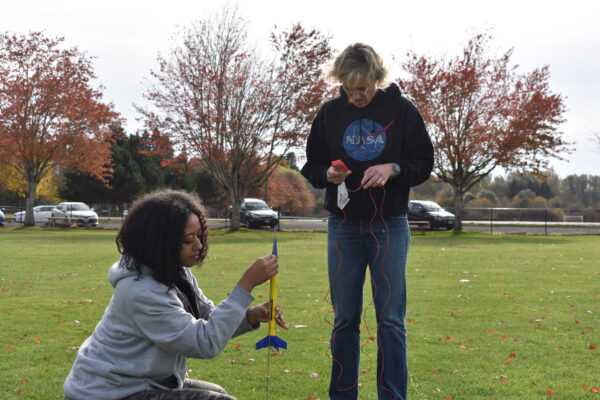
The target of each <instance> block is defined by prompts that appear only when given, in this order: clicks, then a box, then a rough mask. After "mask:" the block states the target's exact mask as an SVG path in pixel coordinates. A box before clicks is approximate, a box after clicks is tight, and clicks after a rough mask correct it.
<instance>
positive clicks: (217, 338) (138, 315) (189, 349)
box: [63, 262, 258, 400]
mask: <svg viewBox="0 0 600 400" xmlns="http://www.w3.org/2000/svg"><path fill="white" fill-rule="evenodd" d="M184 270H185V274H186V278H187V279H188V280H189V281H190V282H191V283H192V286H193V287H194V288H195V290H196V292H197V294H198V296H199V298H200V307H201V309H200V314H201V318H200V319H196V318H194V316H192V315H191V314H190V313H188V312H186V311H185V309H184V306H183V303H182V302H181V301H180V300H179V298H178V296H177V294H176V290H175V289H171V290H169V289H168V287H167V286H165V285H164V284H162V283H160V282H158V281H156V280H155V279H154V278H153V277H152V271H151V270H150V269H149V268H147V267H145V266H143V267H142V276H140V277H138V273H137V271H135V270H134V271H131V270H129V269H127V268H124V267H123V266H122V265H121V262H117V263H115V264H113V266H112V267H111V268H110V270H109V272H108V280H109V282H110V283H111V284H112V286H113V287H114V288H115V290H114V294H113V296H112V298H111V300H110V303H109V305H108V307H107V308H106V310H105V311H104V316H103V317H102V319H101V320H100V322H99V323H98V325H97V326H96V329H94V332H93V333H92V335H91V336H90V337H88V338H87V339H86V340H85V341H84V342H83V344H82V345H81V347H80V348H79V351H78V352H77V357H76V359H75V362H74V363H73V367H72V368H71V371H70V372H69V375H68V376H67V379H66V381H65V383H64V385H63V390H64V392H65V394H66V395H67V397H68V398H69V399H74V400H77V399H82V400H83V399H85V400H90V399H120V398H122V397H125V396H128V395H130V394H133V393H135V392H139V391H141V390H146V389H151V388H163V389H164V386H161V385H160V384H159V383H158V382H160V381H163V380H165V379H167V378H169V377H172V376H175V377H176V378H177V381H178V384H179V387H181V386H182V384H183V380H184V378H185V376H186V360H187V357H193V358H213V357H216V356H217V355H218V354H219V353H221V351H222V350H223V349H224V348H225V346H226V345H227V342H228V341H229V340H230V339H231V338H232V337H234V336H237V335H239V334H242V333H245V332H248V331H251V330H253V329H258V326H256V327H253V326H251V325H250V323H249V322H248V319H247V318H246V311H247V309H248V307H249V306H250V304H251V303H252V301H253V300H254V297H253V296H252V295H251V294H250V293H248V292H247V291H246V290H244V289H242V288H240V287H239V286H237V285H236V286H235V287H234V288H233V290H232V291H231V294H230V295H229V297H228V298H227V299H225V300H224V301H223V302H222V303H221V304H219V305H218V306H216V307H215V306H214V304H213V302H212V301H210V300H209V299H207V298H206V296H204V294H203V293H202V290H201V289H200V288H199V287H198V283H197V281H196V279H195V278H194V276H193V274H192V273H191V272H190V271H189V269H188V268H184Z"/></svg>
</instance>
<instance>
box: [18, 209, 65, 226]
mask: <svg viewBox="0 0 600 400" xmlns="http://www.w3.org/2000/svg"><path fill="white" fill-rule="evenodd" d="M55 208H56V206H54V205H40V206H35V207H33V220H34V221H35V223H36V224H45V223H46V222H48V217H51V216H52V210H54V209H55ZM13 221H14V222H19V223H23V222H25V211H19V212H16V213H15V214H14V215H13Z"/></svg>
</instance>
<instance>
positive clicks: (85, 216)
mask: <svg viewBox="0 0 600 400" xmlns="http://www.w3.org/2000/svg"><path fill="white" fill-rule="evenodd" d="M52 216H54V217H65V218H66V217H70V218H73V219H75V220H77V225H79V226H97V225H98V214H96V212H95V211H94V209H93V208H90V207H88V206H87V204H85V203H80V202H74V201H67V202H63V203H58V204H57V206H56V208H55V209H54V210H53V211H52Z"/></svg>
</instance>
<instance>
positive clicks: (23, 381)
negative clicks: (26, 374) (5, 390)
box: [19, 379, 29, 383]
mask: <svg viewBox="0 0 600 400" xmlns="http://www.w3.org/2000/svg"><path fill="white" fill-rule="evenodd" d="M19 382H21V383H28V382H29V381H28V380H27V379H19Z"/></svg>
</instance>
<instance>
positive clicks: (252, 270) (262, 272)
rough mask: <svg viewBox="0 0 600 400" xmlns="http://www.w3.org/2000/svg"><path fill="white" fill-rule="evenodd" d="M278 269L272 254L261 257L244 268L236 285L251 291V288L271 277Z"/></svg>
mask: <svg viewBox="0 0 600 400" xmlns="http://www.w3.org/2000/svg"><path fill="white" fill-rule="evenodd" d="M278 270H279V264H277V257H275V256H274V255H268V256H264V257H261V258H259V259H257V260H256V261H254V263H252V265H251V266H249V267H248V269H246V271H245V272H244V274H243V275H242V277H241V278H240V280H239V282H238V286H239V287H241V288H242V289H245V290H246V291H247V292H248V293H251V292H252V289H254V288H255V287H256V286H258V285H260V284H261V283H264V282H266V281H268V280H269V279H271V277H273V276H274V275H275V274H276V273H277V271H278Z"/></svg>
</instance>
